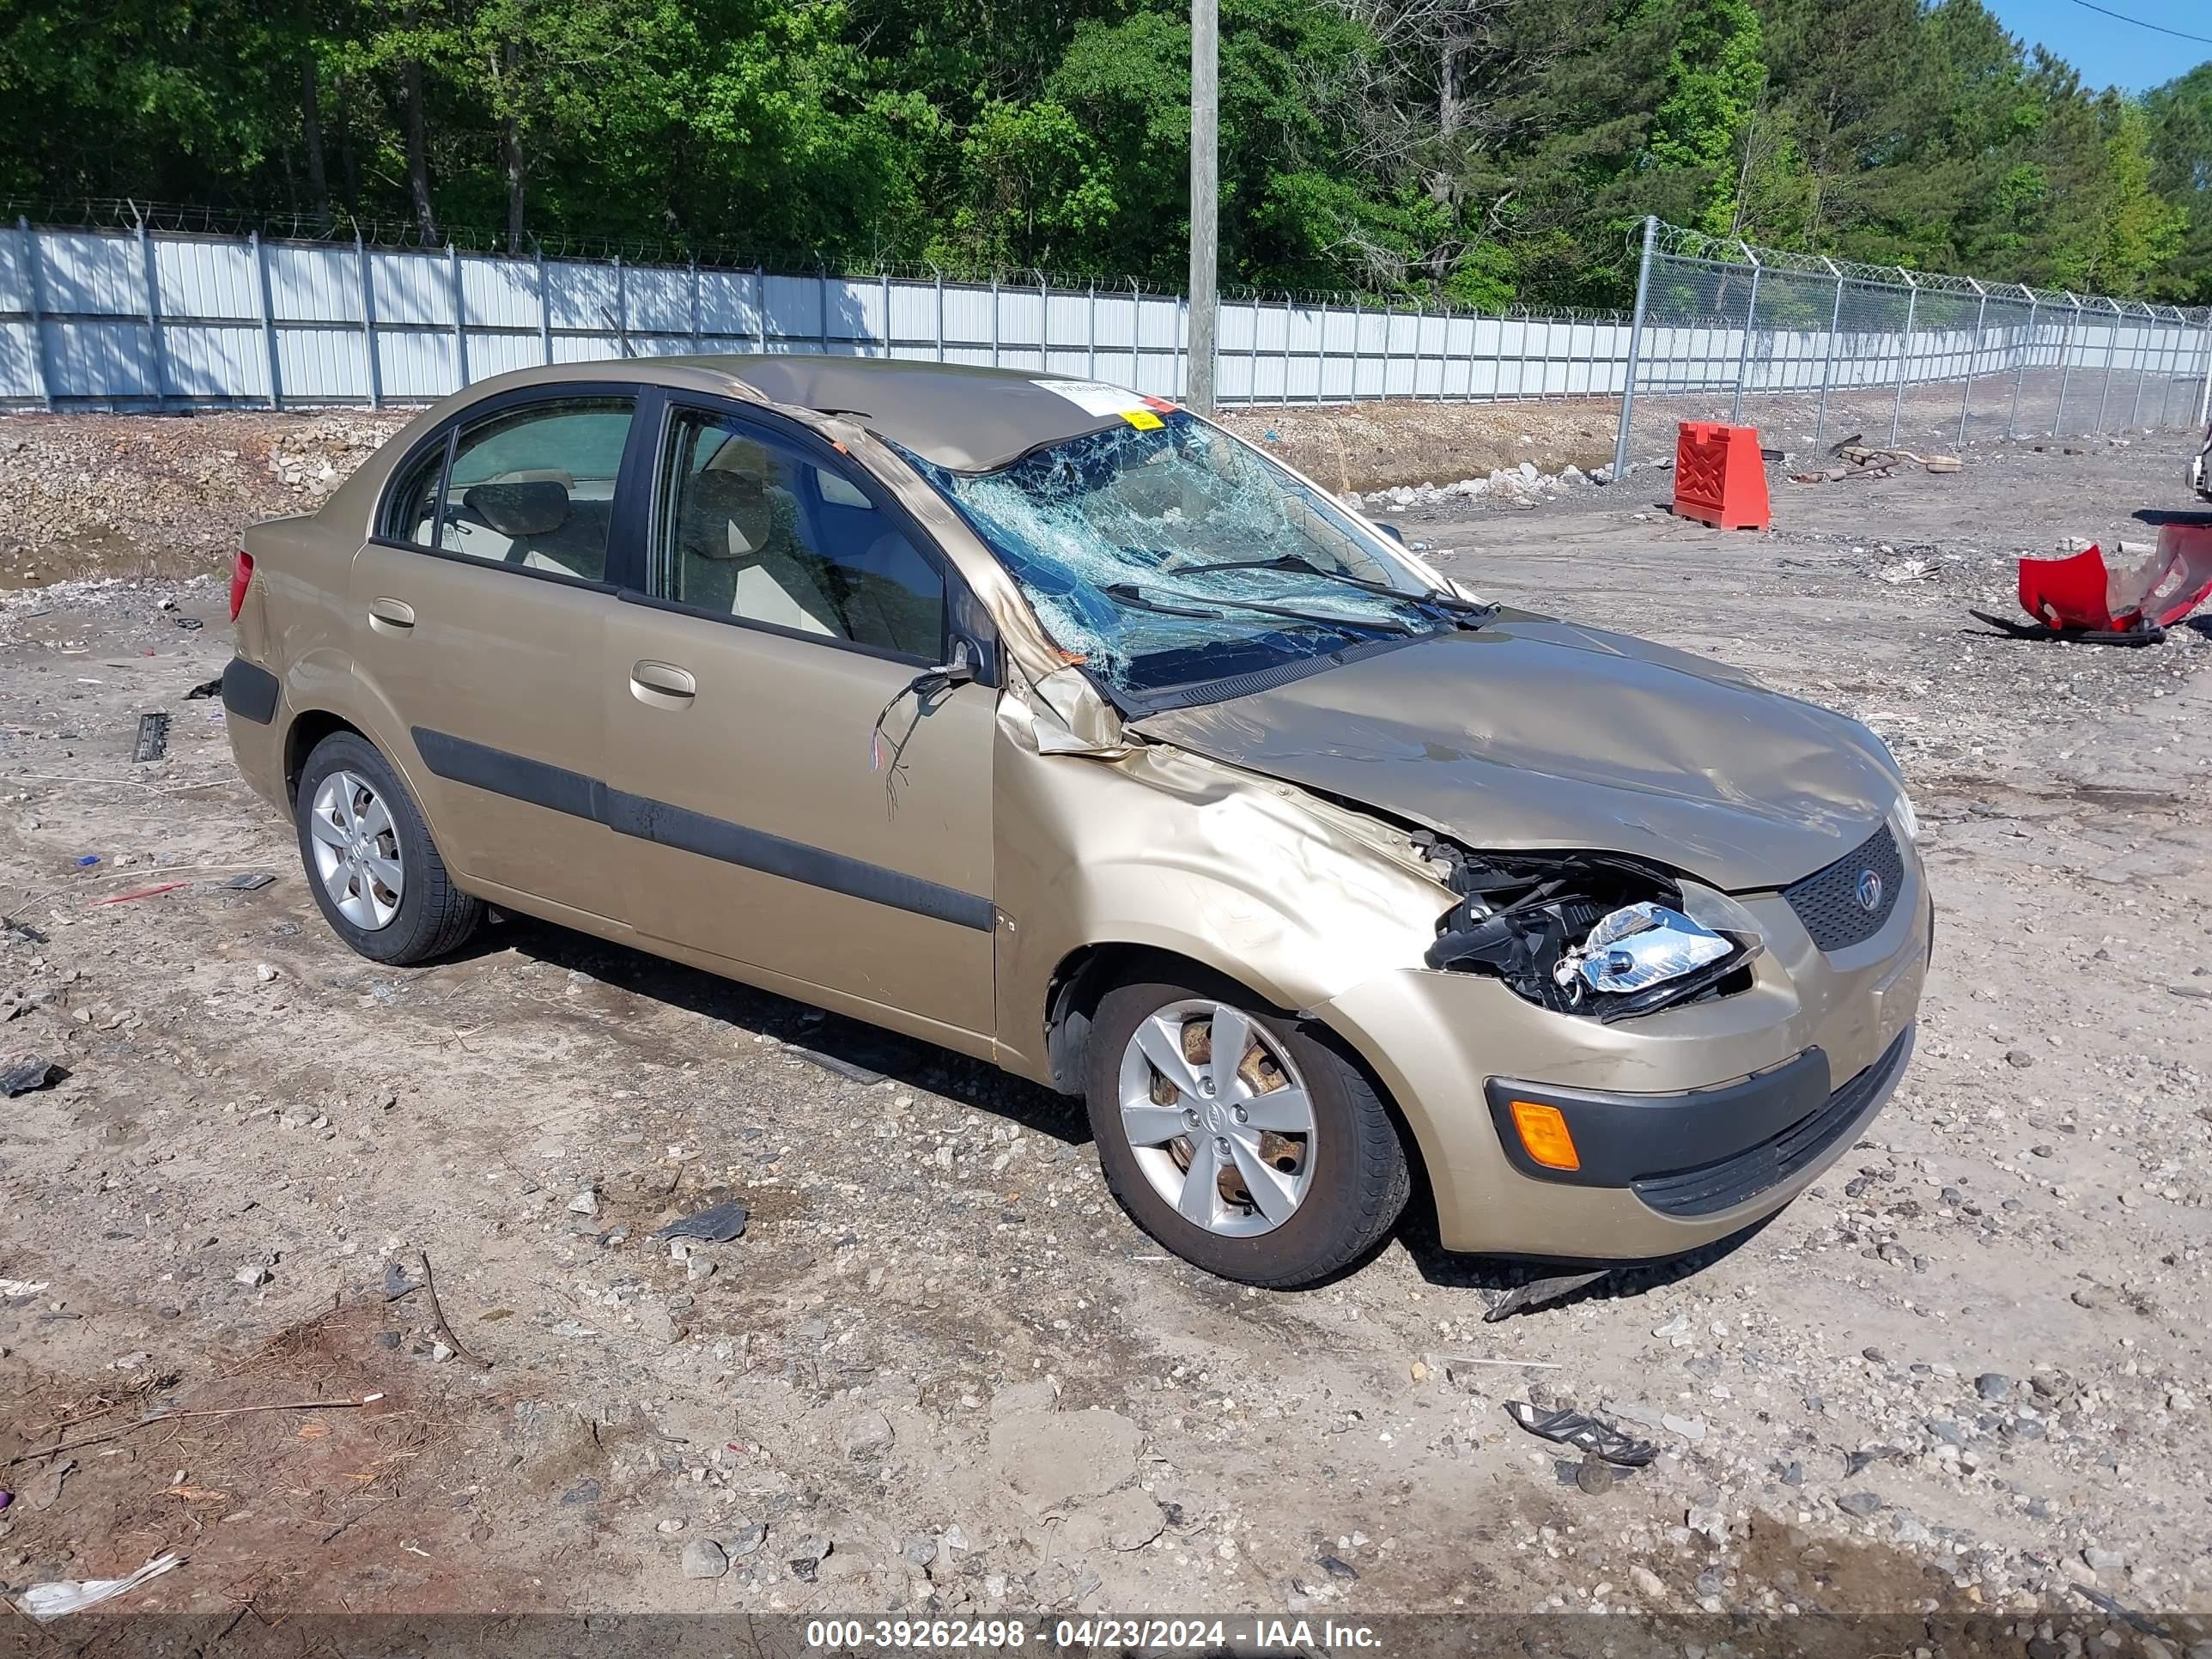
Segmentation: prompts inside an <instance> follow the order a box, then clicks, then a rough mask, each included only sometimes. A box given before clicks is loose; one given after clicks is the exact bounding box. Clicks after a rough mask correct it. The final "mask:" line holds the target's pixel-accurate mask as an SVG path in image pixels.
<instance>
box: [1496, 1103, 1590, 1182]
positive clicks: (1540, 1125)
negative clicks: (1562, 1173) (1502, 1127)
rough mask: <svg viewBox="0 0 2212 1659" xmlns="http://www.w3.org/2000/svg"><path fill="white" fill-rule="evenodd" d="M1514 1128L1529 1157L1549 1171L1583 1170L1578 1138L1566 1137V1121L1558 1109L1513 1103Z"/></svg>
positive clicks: (1541, 1105) (1568, 1135) (1534, 1104)
mask: <svg viewBox="0 0 2212 1659" xmlns="http://www.w3.org/2000/svg"><path fill="white" fill-rule="evenodd" d="M1513 1127H1514V1128H1515V1129H1516V1131H1517V1132H1518V1133H1519V1134H1520V1136H1521V1144H1522V1146H1525V1147H1527V1148H1528V1156H1529V1157H1531V1158H1534V1159H1535V1160H1536V1162H1537V1163H1539V1164H1542V1165H1543V1166H1544V1167H1545V1168H1546V1169H1547V1170H1579V1169H1581V1168H1582V1167H1583V1160H1582V1156H1581V1154H1580V1153H1578V1152H1576V1151H1575V1138H1574V1136H1572V1135H1571V1134H1570V1133H1567V1120H1566V1119H1565V1117H1563V1116H1562V1115H1560V1113H1559V1108H1558V1107H1556V1106H1546V1105H1543V1104H1541V1103H1538V1102H1536V1101H1533V1100H1516V1101H1515V1102H1514V1103H1513Z"/></svg>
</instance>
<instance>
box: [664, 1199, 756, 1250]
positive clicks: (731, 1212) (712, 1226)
mask: <svg viewBox="0 0 2212 1659" xmlns="http://www.w3.org/2000/svg"><path fill="white" fill-rule="evenodd" d="M744 1231H745V1206H744V1205H742V1204H740V1203H738V1201H737V1200H735V1199H729V1200H726V1201H724V1202H722V1203H720V1204H717V1205H715V1206H714V1207H712V1208H711V1209H705V1210H702V1211H700V1212H698V1213H697V1214H696V1215H687V1216H683V1217H680V1218H678V1219H677V1220H674V1221H671V1222H670V1223H669V1224H668V1225H666V1226H665V1227H659V1228H656V1229H655V1230H654V1231H653V1237H655V1238H703V1239H705V1240H706V1241H707V1242H708V1243H709V1244H726V1243H729V1242H730V1241H731V1240H732V1239H733V1238H736V1237H739V1236H741V1235H742V1234H743V1233H744Z"/></svg>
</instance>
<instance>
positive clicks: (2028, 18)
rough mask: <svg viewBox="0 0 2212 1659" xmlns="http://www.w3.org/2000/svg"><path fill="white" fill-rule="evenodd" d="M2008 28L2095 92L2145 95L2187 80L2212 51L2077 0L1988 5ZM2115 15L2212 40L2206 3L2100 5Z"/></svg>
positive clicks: (2158, 0) (2118, 1)
mask: <svg viewBox="0 0 2212 1659" xmlns="http://www.w3.org/2000/svg"><path fill="white" fill-rule="evenodd" d="M1984 3H1985V4H1987V5H1988V7H1989V9H1990V10H1991V11H1993V12H1995V13H1996V15H1997V16H1998V17H1999V18H2000V19H2002V21H2003V23H2004V26H2005V27H2007V28H2008V29H2010V30H2011V31H2012V32H2013V33H2015V34H2016V35H2019V36H2020V37H2021V39H2023V40H2026V41H2027V43H2028V44H2029V45H2030V46H2038V45H2040V46H2048V47H2050V48H2051V51H2053V52H2057V54H2058V55H2059V56H2060V57H2061V58H2065V59H2066V60H2067V61H2068V62H2069V63H2070V64H2073V65H2074V67H2075V69H2077V70H2081V79H2082V80H2083V81H2084V82H2086V83H2087V85H2089V86H2090V87H2092V88H2096V87H2105V86H2119V87H2124V88H2127V90H2129V91H2130V92H2142V91H2144V90H2145V89H2147V88H2151V87H2154V86H2157V85H2159V84H2160V82H2166V81H2171V80H2172V78H2173V77H2174V76H2177V75H2185V74H2187V73H2188V72H2189V71H2190V70H2191V69H2194V68H2195V67H2196V66H2197V64H2201V63H2203V62H2204V61H2205V60H2206V59H2207V58H2212V46H2206V45H2203V43H2201V42H2198V41H2193V40H2175V39H2174V38H2173V36H2172V35H2170V34H2159V33H2154V32H2153V31H2152V30H2150V29H2146V28H2137V27H2135V26H2134V25H2133V24H2130V23H2123V22H2121V21H2118V19H2117V18H2112V17H2106V16H2105V15H2102V14H2100V13H2098V12H2093V11H2091V10H2089V9H2087V7H2086V6H2079V5H2076V4H2075V3H2074V0H1984ZM2097 3H2098V4H2100V5H2101V6H2104V7H2106V9H2109V10H2112V11H2117V12H2121V13H2124V14H2125V15H2128V16H2130V17H2136V18H2141V19H2142V21H2144V22H2146V23H2162V24H2164V25H2165V26H2166V27H2167V28H2170V29H2179V30H2181V31H2182V32H2183V33H2187V34H2204V35H2212V5H2208V4H2206V3H2205V0H2097Z"/></svg>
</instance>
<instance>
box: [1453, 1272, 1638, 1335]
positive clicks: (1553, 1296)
mask: <svg viewBox="0 0 2212 1659" xmlns="http://www.w3.org/2000/svg"><path fill="white" fill-rule="evenodd" d="M1609 1271H1610V1269H1608V1268H1603V1267H1601V1268H1599V1269H1598V1270H1597V1271H1596V1272H1595V1273H1555V1274H1553V1276H1552V1277H1551V1278H1549V1279H1529V1280H1528V1282H1527V1283H1525V1284H1522V1285H1515V1286H1514V1287H1513V1288H1512V1289H1511V1290H1510V1291H1504V1292H1503V1293H1502V1294H1500V1295H1499V1296H1498V1297H1497V1298H1496V1299H1495V1300H1493V1301H1492V1303H1491V1304H1490V1308H1489V1310H1488V1311H1487V1312H1486V1313H1485V1314H1484V1315H1483V1316H1482V1322H1483V1323H1484V1324H1486V1325H1495V1324H1496V1323H1497V1322H1498V1321H1499V1320H1501V1319H1504V1318H1507V1317H1509V1316H1511V1315H1513V1314H1516V1313H1519V1312H1520V1311H1521V1310H1522V1309H1524V1308H1541V1307H1542V1306H1543V1305H1544V1304H1546V1303H1547V1302H1557V1301H1558V1300H1559V1298H1560V1297H1563V1296H1571V1295H1572V1294H1573V1293H1574V1292H1575V1291H1579V1290H1580V1289H1582V1287H1583V1285H1591V1284H1595V1283H1596V1282H1597V1281H1598V1280H1599V1279H1603V1278H1604V1277H1605V1276H1606V1274H1607V1272H1609Z"/></svg>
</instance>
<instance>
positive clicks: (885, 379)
mask: <svg viewBox="0 0 2212 1659" xmlns="http://www.w3.org/2000/svg"><path fill="white" fill-rule="evenodd" d="M580 379H590V380H646V381H653V382H659V383H661V384H665V385H668V386H680V387H684V388H686V389H690V390H707V389H710V388H711V386H712V385H713V383H714V381H715V380H723V381H725V382H726V381H736V382H737V383H738V384H739V385H742V386H748V387H750V389H751V390H752V391H754V392H757V393H758V394H759V395H760V396H762V397H763V398H767V399H769V401H770V402H771V403H778V404H789V405H792V406H794V407H797V408H799V409H811V410H815V411H816V412H817V413H820V414H824V415H836V416H841V417H842V418H843V419H846V420H849V421H851V422H854V424H855V425H856V426H861V427H865V428H867V429H868V430H870V431H872V432H873V433H875V434H876V435H878V436H879V437H882V438H886V439H889V440H890V441H891V442H893V443H895V444H897V445H898V446H900V447H902V448H904V449H907V450H910V451H912V452H913V453H915V454H916V455H919V456H921V458H922V459H924V460H926V461H929V462H932V463H933V464H935V465H939V466H942V467H947V468H950V469H951V470H952V471H956V472H990V471H996V470H997V469H998V468H1000V467H1002V466H1005V465H1007V464H1008V463H1009V462H1011V461H1013V460H1015V459H1018V458H1019V457H1020V456H1022V455H1024V454H1026V453H1028V452H1029V451H1030V450H1032V449H1035V448H1036V447H1038V446H1039V445H1040V444H1050V443H1059V442H1061V441H1064V440H1066V439H1069V438H1079V437H1084V436H1086V435H1089V434H1091V433H1093V432H1104V431H1107V430H1109V428H1114V427H1117V426H1120V425H1121V424H1122V420H1121V416H1120V415H1119V414H1118V413H1111V412H1109V413H1105V414H1100V413H1097V412H1095V410H1097V407H1099V406H1100V403H1101V399H1100V398H1097V397H1091V398H1086V399H1085V401H1081V402H1079V401H1077V400H1076V399H1075V398H1072V397H1070V396H1068V395H1067V394H1066V392H1063V391H1061V390H1058V389H1056V388H1061V387H1065V388H1069V389H1071V390H1072V389H1074V388H1085V387H1088V386H1091V382H1088V381H1085V380H1075V379H1073V378H1071V377H1069V376H1066V375H1060V374H1044V373H1042V372H1040V371H1034V370H1029V369H1016V368H988V367H987V366H984V365H981V364H975V363H939V362H914V361H912V360H909V359H906V358H900V357H824V356H800V355H799V354H796V353H789V354H769V355H760V354H756V353H744V354H738V353H730V354H720V355H712V356H655V357H629V358H621V359H617V360H614V361H611V362H592V363H561V364H556V365H552V366H550V367H549V368H532V369H525V370H522V371H520V373H517V374H508V375H501V376H500V377H498V379H497V380H496V381H484V382H479V383H478V384H477V386H472V387H471V388H470V390H471V392H473V393H475V394H477V395H478V396H481V395H483V394H484V393H486V392H495V391H499V390H502V389H507V388H511V387H514V386H528V385H532V384H538V383H541V382H544V381H548V380H580ZM1121 396H1122V398H1124V399H1126V400H1127V402H1128V403H1130V404H1134V403H1135V401H1136V394H1134V393H1133V392H1124V393H1122V394H1121ZM1106 401H1108V402H1110V401H1112V400H1111V399H1110V398H1109V399H1107V400H1106ZM1086 404H1088V405H1089V406H1088V407H1086Z"/></svg>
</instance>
